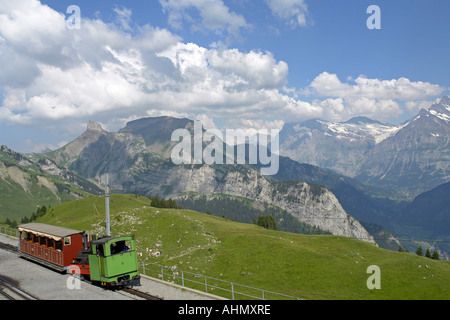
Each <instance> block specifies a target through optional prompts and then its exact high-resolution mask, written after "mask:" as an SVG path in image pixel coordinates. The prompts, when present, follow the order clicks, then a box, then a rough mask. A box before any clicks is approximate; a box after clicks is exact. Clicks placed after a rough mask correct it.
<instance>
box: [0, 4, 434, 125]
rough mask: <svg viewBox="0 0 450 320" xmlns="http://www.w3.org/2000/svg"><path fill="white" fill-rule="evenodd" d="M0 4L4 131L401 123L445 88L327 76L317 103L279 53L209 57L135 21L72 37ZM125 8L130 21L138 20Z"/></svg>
mask: <svg viewBox="0 0 450 320" xmlns="http://www.w3.org/2000/svg"><path fill="white" fill-rule="evenodd" d="M205 1H206V0H205ZM0 2H1V4H2V5H1V6H0V62H1V63H2V67H1V68H0V86H1V88H2V93H3V102H2V104H1V105H0V122H2V123H11V124H20V125H28V126H40V127H44V126H45V127H53V128H55V130H59V132H64V133H68V132H70V133H73V134H79V132H80V131H81V130H83V129H84V128H85V126H86V123H87V121H88V120H96V121H99V122H101V123H103V124H104V125H105V129H107V130H115V129H119V128H120V127H123V125H124V124H125V122H126V121H129V120H130V119H131V120H134V119H137V118H139V117H144V116H157V115H172V116H176V117H189V118H191V119H195V118H196V117H200V119H202V120H203V121H204V123H205V125H207V126H211V127H215V126H216V124H217V123H219V121H217V119H221V121H220V123H226V124H227V126H229V127H232V126H231V125H230V124H231V123H232V122H234V123H236V124H237V125H238V126H239V124H242V125H246V126H247V125H249V126H251V127H254V126H261V127H267V128H273V127H274V126H275V127H279V126H280V124H281V123H283V122H288V121H302V120H307V119H310V118H325V119H331V120H346V119H347V118H348V117H350V116H351V115H367V116H374V117H376V118H377V117H380V118H381V119H382V118H383V117H386V116H392V115H398V114H399V113H400V112H401V111H402V105H401V103H400V102H401V101H404V102H405V101H406V102H408V103H409V104H408V105H407V108H414V105H413V103H416V105H417V104H418V103H419V102H420V101H425V100H430V99H431V98H434V96H435V95H437V94H439V93H440V92H442V88H440V87H439V86H436V85H432V84H430V83H422V82H412V81H410V80H408V79H405V78H400V79H394V80H378V79H368V78H366V77H362V76H360V77H358V78H357V79H355V80H351V79H350V80H348V82H342V81H340V80H339V78H338V77H337V75H335V74H331V73H326V72H324V73H322V74H320V75H319V76H317V77H316V78H315V79H314V80H313V81H312V82H311V84H310V86H309V87H308V88H307V90H305V92H304V93H307V94H309V95H314V96H315V98H316V99H315V100H313V101H311V102H306V101H302V100H299V99H298V97H297V96H296V94H295V92H294V90H293V89H287V88H286V86H287V82H288V72H289V68H288V65H287V63H285V62H284V61H278V60H276V58H275V57H274V56H273V55H272V54H271V53H270V52H260V51H250V52H242V51H239V50H237V49H227V48H223V47H222V48H218V47H216V48H209V49H208V48H205V47H202V46H199V45H198V44H195V43H183V42H181V39H180V37H178V36H177V35H175V34H173V33H171V32H170V31H169V30H167V29H161V28H157V27H153V26H150V25H144V26H132V24H131V20H127V19H126V20H125V21H124V23H125V25H122V26H121V27H118V26H117V25H116V24H107V23H105V22H103V21H101V20H98V19H96V20H90V19H88V18H83V19H82V24H81V30H69V29H68V28H67V27H66V23H65V20H64V16H62V15H61V14H59V13H57V12H56V11H53V10H51V9H50V8H48V7H47V6H44V5H41V4H40V3H39V2H38V1H36V0H17V1H4V0H0ZM194 2H195V1H193V0H186V1H185V2H183V1H179V2H178V3H181V4H182V3H184V4H185V5H186V6H187V5H188V4H189V5H191V4H192V3H194ZM167 3H170V4H171V5H175V4H174V3H172V2H170V1H168V2H167ZM181 4H180V5H181ZM195 4H196V5H199V6H200V5H203V4H204V2H202V1H197V2H195ZM220 8H222V7H220V6H219V9H220ZM222 9H223V8H222ZM20 10H23V12H22V11H20ZM120 10H122V11H123V13H122V16H123V17H124V18H126V17H129V16H131V12H127V11H126V10H125V8H122V9H120ZM227 10H228V9H227ZM227 12H228V13H230V12H229V11H227ZM230 14H231V13H230ZM43 17H44V18H45V19H48V21H51V23H50V24H49V23H43V24H40V25H39V27H37V28H36V29H33V28H31V27H30V24H29V22H30V21H34V22H35V23H37V22H38V21H39V19H42V18H43ZM127 26H129V27H130V28H132V31H133V32H132V33H133V35H132V34H131V33H130V32H127V30H126V29H127ZM222 26H224V24H222ZM47 29H48V30H47ZM48 34H51V35H52V39H51V40H48ZM53 36H54V37H53ZM29 43H31V44H33V46H34V49H33V47H29V46H27V44H29ZM261 119H264V120H261ZM55 120H57V121H55Z"/></svg>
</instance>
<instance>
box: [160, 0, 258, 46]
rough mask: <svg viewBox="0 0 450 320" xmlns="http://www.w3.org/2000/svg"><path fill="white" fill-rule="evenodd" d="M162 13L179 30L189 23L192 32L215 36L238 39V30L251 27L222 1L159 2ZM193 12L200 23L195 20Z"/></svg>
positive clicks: (187, 0) (184, 0)
mask: <svg viewBox="0 0 450 320" xmlns="http://www.w3.org/2000/svg"><path fill="white" fill-rule="evenodd" d="M159 3H160V4H161V6H162V8H163V11H164V12H166V13H167V14H168V19H169V24H170V25H171V26H172V27H174V28H176V29H181V27H182V25H183V22H189V23H190V24H191V29H192V30H193V31H201V30H205V29H206V30H209V31H214V32H215V33H217V34H224V33H225V32H226V33H227V34H228V35H231V36H233V37H235V38H240V30H241V29H248V28H251V26H250V25H249V24H248V23H247V21H246V20H245V18H244V17H243V16H242V15H239V14H237V13H235V12H232V11H230V9H229V8H228V7H227V6H225V5H224V3H223V1H222V0H183V1H179V0H159ZM191 10H195V11H196V13H198V14H199V15H200V18H201V21H196V20H195V18H194V17H195V15H196V14H191Z"/></svg>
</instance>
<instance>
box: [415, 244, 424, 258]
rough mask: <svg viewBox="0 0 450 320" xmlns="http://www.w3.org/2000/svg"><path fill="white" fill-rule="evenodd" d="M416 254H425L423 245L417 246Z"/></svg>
mask: <svg viewBox="0 0 450 320" xmlns="http://www.w3.org/2000/svg"><path fill="white" fill-rule="evenodd" d="M416 254H417V255H418V256H423V250H422V247H421V246H419V247H418V248H417V251H416Z"/></svg>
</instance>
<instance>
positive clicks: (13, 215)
mask: <svg viewBox="0 0 450 320" xmlns="http://www.w3.org/2000/svg"><path fill="white" fill-rule="evenodd" d="M49 172H50V173H49ZM100 192H101V190H100V189H99V188H98V187H97V186H95V185H94V184H92V183H91V182H89V181H87V180H85V179H83V178H80V177H78V176H76V175H75V174H73V173H72V172H70V171H68V170H66V169H64V168H61V167H58V166H57V165H56V164H55V163H53V162H51V161H50V160H47V159H43V158H42V156H40V155H39V154H34V155H23V154H20V153H17V152H14V151H13V150H10V149H8V148H7V147H6V146H1V147H0V221H4V220H6V219H10V220H16V221H20V220H21V219H22V218H23V217H25V216H26V217H30V216H31V214H32V213H33V212H35V211H36V208H37V207H38V206H44V205H45V206H56V205H58V204H60V203H62V202H65V201H71V200H74V199H77V198H79V197H85V196H89V195H91V194H100Z"/></svg>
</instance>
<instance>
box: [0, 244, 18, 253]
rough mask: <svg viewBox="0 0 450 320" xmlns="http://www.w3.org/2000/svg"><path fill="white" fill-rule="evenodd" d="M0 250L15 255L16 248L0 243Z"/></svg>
mask: <svg viewBox="0 0 450 320" xmlns="http://www.w3.org/2000/svg"><path fill="white" fill-rule="evenodd" d="M0 249H4V250H6V251H10V252H14V253H17V247H16V246H13V245H12V244H8V243H3V242H0Z"/></svg>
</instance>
